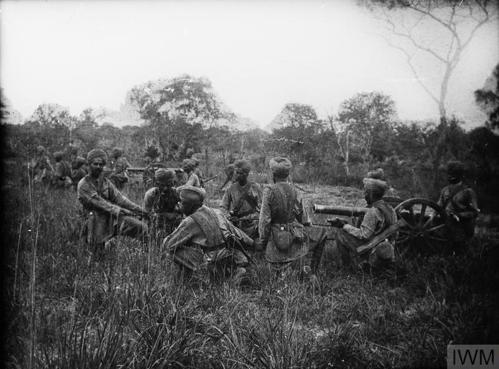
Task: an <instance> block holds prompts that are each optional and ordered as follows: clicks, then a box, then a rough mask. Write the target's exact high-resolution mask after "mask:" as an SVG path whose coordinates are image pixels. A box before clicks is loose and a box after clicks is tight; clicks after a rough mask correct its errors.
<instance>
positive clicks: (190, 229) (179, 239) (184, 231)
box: [163, 217, 196, 252]
mask: <svg viewBox="0 0 499 369" xmlns="http://www.w3.org/2000/svg"><path fill="white" fill-rule="evenodd" d="M195 233H196V224H195V223H194V221H193V220H192V219H191V218H190V217H187V218H185V219H184V220H182V222H180V224H179V226H178V227H177V228H176V229H175V230H174V231H173V232H172V233H171V234H170V235H169V236H167V237H166V238H165V239H164V240H163V250H165V249H166V250H168V251H169V252H175V250H176V249H177V248H179V247H181V246H184V245H189V244H190V243H191V240H192V239H193V237H194V234H195Z"/></svg>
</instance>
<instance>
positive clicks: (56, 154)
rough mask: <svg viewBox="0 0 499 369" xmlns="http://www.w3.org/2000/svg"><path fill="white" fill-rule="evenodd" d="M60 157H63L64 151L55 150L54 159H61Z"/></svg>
mask: <svg viewBox="0 0 499 369" xmlns="http://www.w3.org/2000/svg"><path fill="white" fill-rule="evenodd" d="M62 158H64V153H63V152H62V151H56V152H54V159H55V161H61V160H62Z"/></svg>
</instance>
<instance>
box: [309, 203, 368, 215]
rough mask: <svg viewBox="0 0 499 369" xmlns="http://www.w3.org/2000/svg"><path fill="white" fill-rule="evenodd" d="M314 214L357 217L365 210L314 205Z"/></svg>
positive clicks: (365, 209)
mask: <svg viewBox="0 0 499 369" xmlns="http://www.w3.org/2000/svg"><path fill="white" fill-rule="evenodd" d="M313 209H314V213H318V214H333V215H344V216H350V217H352V216H353V217H357V216H359V215H363V214H365V213H366V212H367V208H363V207H349V206H335V205H319V204H314V207H313Z"/></svg>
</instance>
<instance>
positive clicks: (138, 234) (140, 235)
mask: <svg viewBox="0 0 499 369" xmlns="http://www.w3.org/2000/svg"><path fill="white" fill-rule="evenodd" d="M87 161H88V164H89V174H88V175H86V176H85V177H83V179H82V180H80V182H79V183H78V200H79V201H80V202H81V204H82V205H83V209H84V210H85V212H86V214H87V220H86V227H85V228H86V241H87V243H88V244H89V245H90V247H91V249H92V252H93V253H94V255H95V256H96V257H97V258H100V257H101V256H102V254H103V251H104V244H105V242H107V241H109V240H110V239H111V238H113V237H114V236H117V235H123V236H128V237H133V238H136V239H139V240H142V241H143V242H146V240H147V233H148V229H147V225H146V224H145V223H143V222H141V221H140V220H138V219H137V218H135V216H136V215H143V216H147V212H146V211H145V210H144V209H143V208H141V207H140V206H139V205H136V204H134V203H133V202H132V201H130V200H128V199H127V198H126V197H125V196H123V195H122V194H121V192H120V191H118V190H117V189H116V187H115V186H114V184H113V183H112V182H111V181H110V180H109V179H107V178H105V177H104V176H103V173H102V171H103V168H104V166H105V164H106V161H107V155H106V153H105V152H104V151H103V150H100V149H94V150H91V151H90V152H89V153H88V155H87Z"/></svg>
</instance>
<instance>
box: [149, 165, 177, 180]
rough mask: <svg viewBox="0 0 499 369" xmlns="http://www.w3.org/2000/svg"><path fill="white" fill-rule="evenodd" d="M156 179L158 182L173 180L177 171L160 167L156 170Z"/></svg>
mask: <svg viewBox="0 0 499 369" xmlns="http://www.w3.org/2000/svg"><path fill="white" fill-rule="evenodd" d="M154 179H155V180H156V181H158V182H162V183H164V182H166V181H168V180H173V179H175V172H174V171H173V170H169V169H165V168H159V169H158V170H156V172H155V173H154Z"/></svg>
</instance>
